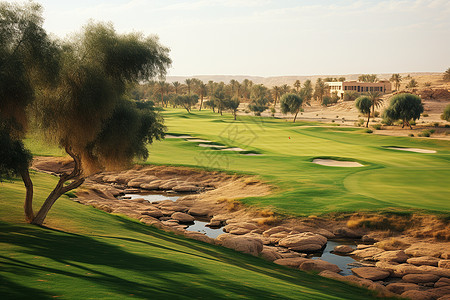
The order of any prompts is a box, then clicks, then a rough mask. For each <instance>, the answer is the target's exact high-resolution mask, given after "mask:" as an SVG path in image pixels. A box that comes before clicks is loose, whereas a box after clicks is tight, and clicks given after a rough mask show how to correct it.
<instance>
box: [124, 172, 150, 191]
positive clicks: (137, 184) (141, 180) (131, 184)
mask: <svg viewBox="0 0 450 300" xmlns="http://www.w3.org/2000/svg"><path fill="white" fill-rule="evenodd" d="M155 179H157V178H156V177H155V176H151V175H150V176H144V177H138V178H134V179H132V180H130V181H128V183H127V186H129V187H135V188H139V187H141V184H143V183H148V182H150V181H153V180H155Z"/></svg>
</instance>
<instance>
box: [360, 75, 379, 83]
mask: <svg viewBox="0 0 450 300" xmlns="http://www.w3.org/2000/svg"><path fill="white" fill-rule="evenodd" d="M358 81H361V82H377V81H378V77H377V75H376V74H363V75H360V76H359V77H358Z"/></svg>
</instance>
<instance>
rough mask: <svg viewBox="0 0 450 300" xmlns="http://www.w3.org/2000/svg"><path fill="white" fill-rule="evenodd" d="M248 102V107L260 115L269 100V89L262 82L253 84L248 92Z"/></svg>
mask: <svg viewBox="0 0 450 300" xmlns="http://www.w3.org/2000/svg"><path fill="white" fill-rule="evenodd" d="M250 100H251V102H250V104H249V106H248V108H249V109H250V110H251V111H253V112H254V113H255V115H256V116H261V113H262V112H264V111H265V110H266V109H267V108H268V106H267V104H268V103H269V102H270V100H271V95H270V92H269V90H268V89H267V88H266V87H265V86H264V85H262V84H257V85H253V86H252V88H251V92H250Z"/></svg>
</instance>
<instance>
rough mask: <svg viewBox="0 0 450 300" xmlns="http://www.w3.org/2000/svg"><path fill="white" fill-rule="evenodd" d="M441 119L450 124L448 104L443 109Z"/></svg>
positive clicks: (449, 107)
mask: <svg viewBox="0 0 450 300" xmlns="http://www.w3.org/2000/svg"><path fill="white" fill-rule="evenodd" d="M441 119H442V120H445V121H449V122H450V104H449V105H447V106H446V107H445V108H444V112H443V113H442V115H441Z"/></svg>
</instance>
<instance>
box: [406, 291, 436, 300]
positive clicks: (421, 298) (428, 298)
mask: <svg viewBox="0 0 450 300" xmlns="http://www.w3.org/2000/svg"><path fill="white" fill-rule="evenodd" d="M401 296H402V297H403V298H407V299H411V300H433V299H434V298H433V296H432V295H431V294H430V293H428V292H426V291H418V290H408V291H406V292H403V293H402V294H401Z"/></svg>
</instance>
